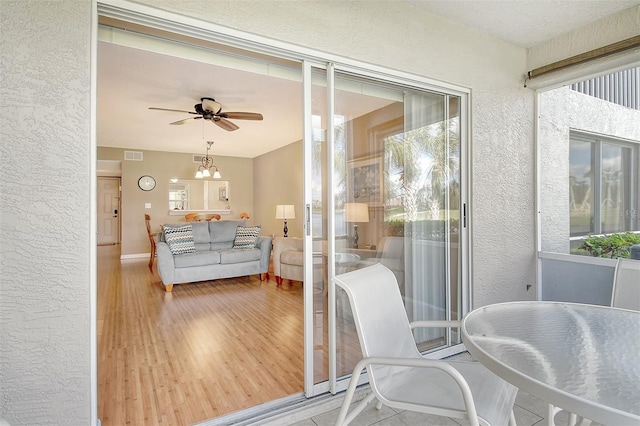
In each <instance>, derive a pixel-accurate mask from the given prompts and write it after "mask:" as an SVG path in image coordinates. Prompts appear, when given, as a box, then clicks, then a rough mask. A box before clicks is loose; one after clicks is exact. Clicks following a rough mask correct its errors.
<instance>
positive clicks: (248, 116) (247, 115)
mask: <svg viewBox="0 0 640 426" xmlns="http://www.w3.org/2000/svg"><path fill="white" fill-rule="evenodd" d="M220 116H221V117H224V118H231V119H234V120H262V114H258V113H257V112H223V113H221V114H220Z"/></svg>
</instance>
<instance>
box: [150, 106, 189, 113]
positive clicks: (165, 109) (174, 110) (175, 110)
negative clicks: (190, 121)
mask: <svg viewBox="0 0 640 426" xmlns="http://www.w3.org/2000/svg"><path fill="white" fill-rule="evenodd" d="M149 109H155V110H157V111H172V112H185V113H187V114H197V113H196V112H193V111H184V110H181V109H169V108H156V107H149Z"/></svg>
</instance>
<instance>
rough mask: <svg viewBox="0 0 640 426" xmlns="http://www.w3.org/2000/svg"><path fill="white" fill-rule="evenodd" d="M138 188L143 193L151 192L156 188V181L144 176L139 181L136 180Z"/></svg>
mask: <svg viewBox="0 0 640 426" xmlns="http://www.w3.org/2000/svg"><path fill="white" fill-rule="evenodd" d="M138 186H139V187H140V189H142V190H143V191H151V190H152V189H153V188H155V187H156V180H155V179H154V178H153V177H151V176H149V175H144V176H142V177H141V178H140V179H138Z"/></svg>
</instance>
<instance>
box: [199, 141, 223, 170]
mask: <svg viewBox="0 0 640 426" xmlns="http://www.w3.org/2000/svg"><path fill="white" fill-rule="evenodd" d="M211 145H213V141H207V153H206V155H205V156H204V157H203V158H202V164H201V165H200V166H198V170H197V171H196V179H202V178H207V177H211V176H212V173H211V169H213V178H214V179H220V178H221V177H222V175H221V174H220V171H219V170H218V166H216V165H215V164H213V157H210V156H209V150H210V149H211Z"/></svg>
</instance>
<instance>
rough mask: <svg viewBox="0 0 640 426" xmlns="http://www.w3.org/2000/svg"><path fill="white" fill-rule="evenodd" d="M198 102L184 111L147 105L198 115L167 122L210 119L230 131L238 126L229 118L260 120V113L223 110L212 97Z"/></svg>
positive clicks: (159, 109)
mask: <svg viewBox="0 0 640 426" xmlns="http://www.w3.org/2000/svg"><path fill="white" fill-rule="evenodd" d="M200 102H201V103H199V104H195V105H194V106H193V108H194V109H195V112H194V111H184V110H181V109H168V108H156V107H149V109H155V110H158V111H173V112H186V113H187V114H194V115H197V116H198V117H189V118H185V119H182V120H178V121H174V122H173V123H169V124H185V123H188V122H189V121H191V120H199V119H205V120H210V121H211V122H212V123H214V124H216V125H218V126H220V127H221V128H223V129H224V130H228V131H230V132H232V131H234V130H238V129H239V127H238V126H236V125H235V124H234V123H232V122H231V121H229V119H231V120H262V114H258V113H257V112H223V111H222V105H221V104H220V103H219V102H216V100H215V99H213V98H200Z"/></svg>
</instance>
